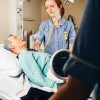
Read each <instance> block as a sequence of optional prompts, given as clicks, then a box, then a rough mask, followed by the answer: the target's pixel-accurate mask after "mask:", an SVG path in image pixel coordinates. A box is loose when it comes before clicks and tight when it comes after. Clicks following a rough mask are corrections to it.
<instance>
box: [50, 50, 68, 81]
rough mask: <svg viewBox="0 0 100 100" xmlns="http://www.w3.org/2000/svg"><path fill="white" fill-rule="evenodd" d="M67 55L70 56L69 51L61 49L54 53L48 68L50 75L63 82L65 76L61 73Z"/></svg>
mask: <svg viewBox="0 0 100 100" xmlns="http://www.w3.org/2000/svg"><path fill="white" fill-rule="evenodd" d="M69 55H70V51H68V50H67V49H61V50H58V51H56V52H55V53H54V54H53V56H52V57H51V60H50V67H51V71H52V73H53V74H54V75H55V76H56V77H58V78H60V79H63V80H65V79H66V77H65V74H64V72H63V66H64V64H65V62H66V61H67V60H68V58H69Z"/></svg>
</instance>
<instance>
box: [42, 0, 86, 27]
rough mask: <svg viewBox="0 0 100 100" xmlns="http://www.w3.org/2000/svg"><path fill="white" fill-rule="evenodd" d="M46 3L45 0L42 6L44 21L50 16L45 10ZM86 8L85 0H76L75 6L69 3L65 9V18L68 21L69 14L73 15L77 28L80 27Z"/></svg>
mask: <svg viewBox="0 0 100 100" xmlns="http://www.w3.org/2000/svg"><path fill="white" fill-rule="evenodd" d="M44 1H45V0H43V2H42V6H41V12H42V13H41V16H42V18H41V19H42V20H45V19H48V15H47V13H46V12H45V8H44ZM62 3H63V5H64V0H62ZM84 6H85V0H75V3H74V4H72V3H69V2H68V3H67V4H66V5H64V8H65V14H64V17H65V18H66V19H67V17H68V15H69V14H70V15H72V16H73V18H74V22H75V26H76V27H79V25H80V21H81V18H82V14H83V11H84Z"/></svg>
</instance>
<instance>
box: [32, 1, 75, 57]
mask: <svg viewBox="0 0 100 100" xmlns="http://www.w3.org/2000/svg"><path fill="white" fill-rule="evenodd" d="M45 9H46V12H47V14H48V15H49V19H48V20H46V21H43V22H42V23H41V25H40V27H39V30H38V32H37V34H36V37H35V39H36V41H35V42H34V45H33V49H35V50H39V48H40V45H41V42H42V41H43V42H44V51H45V52H47V53H49V54H51V55H52V54H53V53H54V52H55V51H57V50H59V49H69V50H70V51H71V50H72V48H73V43H74V40H75V35H76V34H75V30H74V26H73V23H72V22H71V21H68V20H65V19H64V18H63V15H64V8H63V5H62V2H61V1H60V0H45Z"/></svg>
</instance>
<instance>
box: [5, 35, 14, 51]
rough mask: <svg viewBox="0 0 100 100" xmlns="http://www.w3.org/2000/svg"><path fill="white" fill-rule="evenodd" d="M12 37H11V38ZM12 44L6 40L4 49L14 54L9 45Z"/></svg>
mask: <svg viewBox="0 0 100 100" xmlns="http://www.w3.org/2000/svg"><path fill="white" fill-rule="evenodd" d="M10 36H12V35H10ZM10 36H9V37H10ZM11 43H12V42H11V41H10V40H8V39H6V40H5V42H4V48H5V49H7V50H9V51H11V52H12V50H11V48H9V45H10V44H11Z"/></svg>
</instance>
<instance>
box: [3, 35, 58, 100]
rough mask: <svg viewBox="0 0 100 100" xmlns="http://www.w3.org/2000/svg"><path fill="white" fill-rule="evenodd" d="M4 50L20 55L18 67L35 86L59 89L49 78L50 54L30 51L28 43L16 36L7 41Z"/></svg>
mask: <svg viewBox="0 0 100 100" xmlns="http://www.w3.org/2000/svg"><path fill="white" fill-rule="evenodd" d="M4 48H5V49H7V50H9V51H11V52H13V53H15V54H17V55H18V59H19V62H18V65H19V66H20V67H21V69H22V71H23V72H24V73H25V75H26V76H27V77H28V79H29V80H30V81H31V82H32V83H33V84H36V85H38V86H40V87H44V86H47V87H50V88H57V82H56V81H54V80H52V79H50V78H48V77H47V73H48V70H49V61H50V55H49V54H47V53H41V52H36V51H29V50H28V48H27V46H26V42H25V41H23V40H22V38H21V37H19V36H15V35H10V36H9V37H8V38H7V39H6V40H5V42H4ZM32 100H33V99H32Z"/></svg>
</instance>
